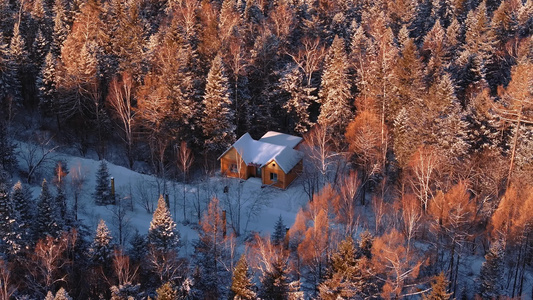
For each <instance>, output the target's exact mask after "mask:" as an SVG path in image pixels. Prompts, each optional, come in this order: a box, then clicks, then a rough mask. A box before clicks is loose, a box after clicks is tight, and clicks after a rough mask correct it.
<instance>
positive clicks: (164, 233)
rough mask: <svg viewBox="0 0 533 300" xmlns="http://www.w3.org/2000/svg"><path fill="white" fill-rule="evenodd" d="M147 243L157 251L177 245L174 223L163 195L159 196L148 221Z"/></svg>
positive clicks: (173, 248)
mask: <svg viewBox="0 0 533 300" xmlns="http://www.w3.org/2000/svg"><path fill="white" fill-rule="evenodd" d="M148 243H149V244H150V245H152V246H153V247H155V249H157V250H158V251H170V250H176V247H177V246H178V245H179V233H178V231H177V230H176V223H175V222H174V220H172V216H171V215H170V211H169V210H168V207H167V204H166V202H165V198H164V197H163V195H161V196H159V200H158V202H157V208H156V210H155V211H154V216H153V218H152V222H150V229H148Z"/></svg>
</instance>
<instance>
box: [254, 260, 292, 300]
mask: <svg viewBox="0 0 533 300" xmlns="http://www.w3.org/2000/svg"><path fill="white" fill-rule="evenodd" d="M261 285H262V289H261V290H260V296H261V299H266V300H285V299H287V296H288V293H289V282H288V278H287V259H286V258H284V257H283V256H282V255H280V256H278V258H277V259H276V261H274V262H273V263H272V267H271V269H270V270H267V271H266V272H265V274H264V276H263V278H262V279H261Z"/></svg>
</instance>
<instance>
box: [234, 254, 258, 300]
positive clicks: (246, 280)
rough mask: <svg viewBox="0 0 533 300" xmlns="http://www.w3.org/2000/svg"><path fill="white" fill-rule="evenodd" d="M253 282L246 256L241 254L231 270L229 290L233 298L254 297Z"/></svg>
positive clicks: (244, 298) (238, 299)
mask: <svg viewBox="0 0 533 300" xmlns="http://www.w3.org/2000/svg"><path fill="white" fill-rule="evenodd" d="M253 286H254V284H253V283H252V277H251V275H250V270H249V268H248V262H247V261H246V256H245V255H244V254H243V255H242V256H241V258H240V259H239V262H238V263H237V266H236V267H235V270H234V271H233V279H232V282H231V291H232V294H233V298H232V299H235V300H252V299H255V298H256V294H255V292H254V291H253Z"/></svg>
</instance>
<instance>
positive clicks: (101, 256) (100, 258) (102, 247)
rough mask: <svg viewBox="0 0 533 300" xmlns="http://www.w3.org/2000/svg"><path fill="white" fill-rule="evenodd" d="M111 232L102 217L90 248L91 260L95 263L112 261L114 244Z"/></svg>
mask: <svg viewBox="0 0 533 300" xmlns="http://www.w3.org/2000/svg"><path fill="white" fill-rule="evenodd" d="M111 240H112V237H111V232H110V231H109V229H108V228H107V225H106V223H105V221H104V220H103V219H100V222H99V223H98V227H97V228H96V234H95V236H94V240H93V243H92V245H91V248H90V249H89V254H90V256H91V260H92V261H93V263H95V264H99V265H106V264H109V263H110V262H111V254H112V253H113V245H111Z"/></svg>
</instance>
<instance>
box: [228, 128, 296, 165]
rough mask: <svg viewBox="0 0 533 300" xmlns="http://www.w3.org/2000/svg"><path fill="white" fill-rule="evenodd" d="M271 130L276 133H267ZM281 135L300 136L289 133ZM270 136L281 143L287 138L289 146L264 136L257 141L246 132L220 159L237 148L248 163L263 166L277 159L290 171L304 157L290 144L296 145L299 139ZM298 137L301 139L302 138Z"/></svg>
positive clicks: (279, 163)
mask: <svg viewBox="0 0 533 300" xmlns="http://www.w3.org/2000/svg"><path fill="white" fill-rule="evenodd" d="M270 132H272V133H275V132H273V131H269V132H267V134H268V133H270ZM267 134H265V135H264V136H263V137H265V136H266V135H267ZM280 135H284V136H288V137H294V138H298V137H295V136H291V135H288V134H280ZM270 137H273V138H274V139H275V140H276V139H277V141H278V142H280V143H281V142H283V141H284V140H285V141H287V142H286V143H287V144H289V146H287V145H280V144H275V143H269V142H265V141H264V140H263V138H261V140H259V141H257V140H254V139H253V138H252V137H251V136H250V134H249V133H245V134H243V135H242V136H241V137H240V138H239V139H238V140H237V141H236V142H235V143H234V144H233V146H232V147H230V148H229V149H228V150H226V152H224V153H223V154H222V155H221V156H220V157H219V159H220V158H222V157H223V156H224V155H225V154H226V153H227V152H228V151H229V150H230V149H231V148H235V150H237V152H238V153H239V155H240V156H241V158H242V160H243V161H244V163H245V164H246V165H257V166H259V167H261V168H262V167H263V166H265V165H266V164H268V163H269V162H270V161H272V160H275V161H276V162H277V163H278V165H279V167H280V168H281V169H282V170H283V172H285V173H289V172H290V171H291V170H292V168H294V166H295V165H296V164H297V163H298V162H299V161H300V160H301V159H302V157H303V154H302V153H301V152H300V151H298V150H294V149H293V148H292V147H291V146H290V145H292V144H294V146H296V145H297V144H298V143H299V141H298V142H296V143H295V140H296V139H287V137H282V138H278V136H276V135H271V136H270ZM267 138H268V136H267ZM298 139H300V140H301V138H298Z"/></svg>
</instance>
